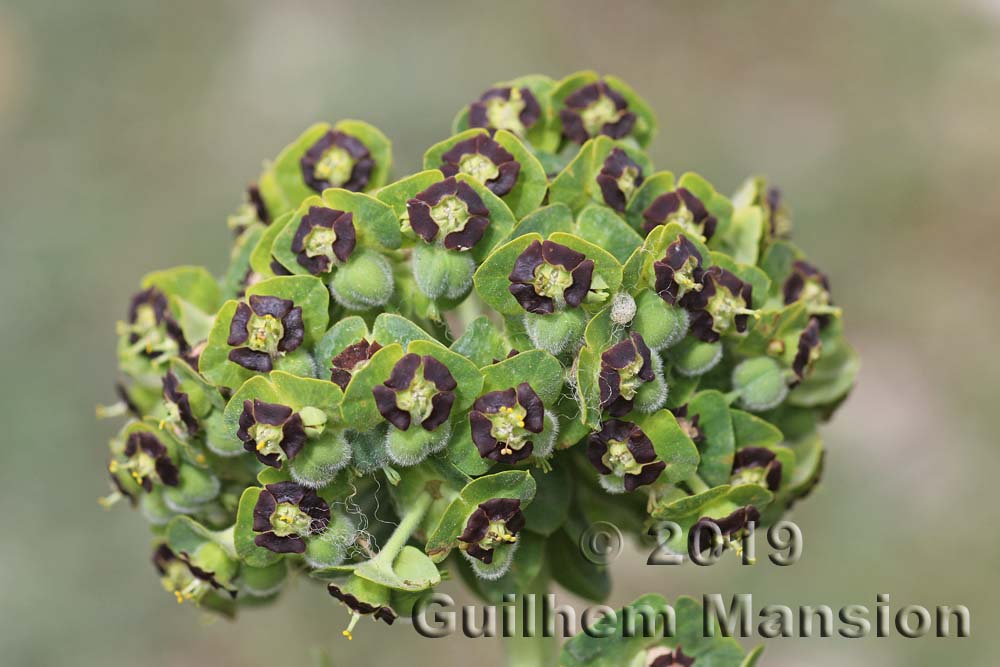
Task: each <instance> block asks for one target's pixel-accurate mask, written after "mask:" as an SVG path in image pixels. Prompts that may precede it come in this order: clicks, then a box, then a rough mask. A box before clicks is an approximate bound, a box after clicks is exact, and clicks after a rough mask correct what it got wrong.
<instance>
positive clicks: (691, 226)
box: [642, 188, 718, 242]
mask: <svg viewBox="0 0 1000 667" xmlns="http://www.w3.org/2000/svg"><path fill="white" fill-rule="evenodd" d="M642 218H643V220H644V222H643V224H642V229H643V231H645V232H646V234H647V235H648V234H649V233H650V232H651V231H653V230H654V229H655V228H656V227H658V226H660V225H668V224H670V223H671V222H676V223H677V224H678V225H680V226H681V227H682V228H683V229H684V231H686V232H687V233H689V234H691V236H694V237H696V238H698V239H699V240H701V241H702V242H706V241H708V240H709V239H711V238H712V236H714V235H715V228H716V227H717V226H718V220H716V218H715V216H714V215H711V214H710V213H709V212H708V209H707V208H705V205H704V204H703V203H702V202H701V200H700V199H698V198H697V197H695V196H694V194H692V193H691V191H690V190H688V189H687V188H677V189H676V190H674V191H673V192H668V193H666V194H662V195H660V196H659V197H657V198H656V199H654V200H653V203H652V204H650V205H649V206H648V207H647V208H646V210H645V211H643V212H642Z"/></svg>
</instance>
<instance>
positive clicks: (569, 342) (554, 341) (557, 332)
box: [524, 308, 587, 355]
mask: <svg viewBox="0 0 1000 667" xmlns="http://www.w3.org/2000/svg"><path fill="white" fill-rule="evenodd" d="M586 326H587V318H586V316H585V315H584V314H583V313H582V312H581V311H580V310H579V309H578V308H573V309H568V310H563V311H560V312H557V313H553V314H551V315H531V314H529V315H525V316H524V328H525V329H526V330H527V332H528V336H529V337H530V338H531V342H532V343H534V344H535V347H538V348H541V349H543V350H545V351H546V352H549V353H550V354H555V355H558V354H562V353H563V352H571V351H573V350H574V349H576V347H577V345H578V344H579V342H580V340H581V339H582V338H583V330H584V329H585V328H586Z"/></svg>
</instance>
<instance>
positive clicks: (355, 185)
mask: <svg viewBox="0 0 1000 667" xmlns="http://www.w3.org/2000/svg"><path fill="white" fill-rule="evenodd" d="M299 166H300V167H301V169H302V180H304V181H305V183H306V185H308V186H309V187H310V188H312V189H313V190H315V191H316V192H322V191H323V190H326V189H327V188H343V189H344V190H350V191H352V192H361V191H362V190H364V189H365V186H367V185H368V181H369V179H370V178H371V173H372V169H374V167H375V160H374V159H373V158H372V156H371V152H370V151H369V150H368V147H367V146H365V145H364V144H363V143H362V142H361V141H360V140H358V139H357V138H355V137H352V136H351V135H349V134H345V133H344V132H340V131H338V130H330V131H328V132H327V133H326V134H324V135H323V136H322V137H320V138H319V140H318V141H317V142H316V143H314V144H313V145H312V146H310V147H309V150H307V151H306V152H305V155H303V156H302V158H301V159H300V160H299Z"/></svg>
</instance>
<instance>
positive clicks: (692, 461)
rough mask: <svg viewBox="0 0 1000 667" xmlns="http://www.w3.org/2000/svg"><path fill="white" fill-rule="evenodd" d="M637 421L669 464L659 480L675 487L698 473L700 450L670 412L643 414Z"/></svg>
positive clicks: (660, 411) (657, 451)
mask: <svg viewBox="0 0 1000 667" xmlns="http://www.w3.org/2000/svg"><path fill="white" fill-rule="evenodd" d="M636 422H637V423H638V424H639V427H640V428H641V429H642V430H643V432H644V433H645V434H646V436H647V437H648V438H649V439H650V440H651V441H652V443H653V449H655V450H656V457H657V458H658V459H659V460H661V461H663V462H664V463H666V464H667V467H666V469H665V470H664V471H663V473H662V474H661V475H660V478H659V481H661V482H665V483H667V484H675V483H677V482H682V481H684V480H685V479H687V478H689V477H690V476H691V475H693V474H694V473H695V471H697V470H698V463H699V461H700V457H699V455H698V448H697V447H696V446H695V444H694V442H692V441H691V438H690V437H689V436H688V435H687V433H685V432H684V429H682V428H681V426H680V424H678V423H677V418H676V417H674V415H673V414H672V413H671V412H670V411H669V410H658V411H656V412H654V413H653V414H651V415H643V416H641V417H639V418H638V419H637V420H636Z"/></svg>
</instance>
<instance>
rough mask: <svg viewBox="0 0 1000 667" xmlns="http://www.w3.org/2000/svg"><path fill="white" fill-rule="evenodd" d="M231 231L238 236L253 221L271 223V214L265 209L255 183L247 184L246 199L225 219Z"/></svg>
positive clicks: (264, 223)
mask: <svg viewBox="0 0 1000 667" xmlns="http://www.w3.org/2000/svg"><path fill="white" fill-rule="evenodd" d="M227 223H228V225H229V228H230V229H232V230H233V233H234V234H236V235H237V236H239V235H240V234H242V233H243V232H244V231H246V229H247V228H248V227H250V226H251V225H253V224H254V223H260V224H263V225H269V224H271V216H270V214H269V213H268V211H267V205H266V204H265V203H264V198H263V197H262V196H261V194H260V188H258V187H257V184H256V183H251V184H250V185H249V186H247V191H246V200H245V201H244V202H243V204H242V205H241V206H240V207H239V209H238V210H237V211H236V213H234V214H233V215H231V216H229V219H228V221H227Z"/></svg>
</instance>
